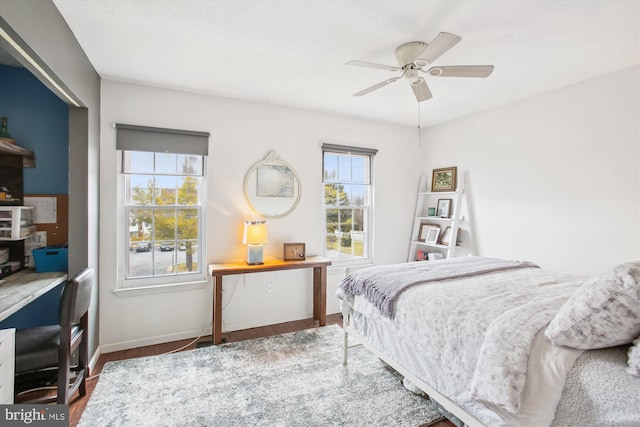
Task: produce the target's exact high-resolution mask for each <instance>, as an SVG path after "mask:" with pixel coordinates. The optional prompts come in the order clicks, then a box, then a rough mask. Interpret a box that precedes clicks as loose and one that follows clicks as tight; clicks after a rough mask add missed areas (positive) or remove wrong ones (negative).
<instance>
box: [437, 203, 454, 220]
mask: <svg viewBox="0 0 640 427" xmlns="http://www.w3.org/2000/svg"><path fill="white" fill-rule="evenodd" d="M436 216H439V217H440V218H449V217H450V216H451V199H438V212H437V213H436Z"/></svg>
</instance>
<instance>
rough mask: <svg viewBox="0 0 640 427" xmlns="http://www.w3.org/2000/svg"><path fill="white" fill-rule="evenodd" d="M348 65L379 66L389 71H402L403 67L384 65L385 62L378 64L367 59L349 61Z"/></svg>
mask: <svg viewBox="0 0 640 427" xmlns="http://www.w3.org/2000/svg"><path fill="white" fill-rule="evenodd" d="M346 65H355V66H357V67H366V68H379V69H382V70H387V71H401V70H402V68H400V67H396V66H395V65H384V64H376V63H375V62H366V61H349V62H347V63H346Z"/></svg>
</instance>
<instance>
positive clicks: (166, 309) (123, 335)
mask: <svg viewBox="0 0 640 427" xmlns="http://www.w3.org/2000/svg"><path fill="white" fill-rule="evenodd" d="M101 96H102V97H101V100H102V106H101V114H102V117H101V123H102V140H101V151H100V165H101V199H100V213H101V218H100V220H101V222H100V227H101V231H100V235H101V248H100V249H101V292H100V298H101V300H100V315H101V318H100V319H101V331H100V332H101V333H100V343H101V346H102V351H103V352H108V351H114V350H118V349H122V348H128V347H135V346H139V345H146V344H151V343H155V342H164V341H171V340H176V339H180V338H186V337H192V336H196V335H197V334H198V333H199V332H200V331H201V329H202V328H206V327H207V325H209V323H210V321H211V311H212V294H211V285H210V283H208V284H207V285H206V286H203V287H201V288H196V289H195V290H189V291H179V292H168V293H142V294H139V295H135V296H126V297H125V296H121V295H119V296H116V295H115V294H114V293H113V290H114V289H116V286H117V283H116V278H117V269H118V265H117V264H116V261H117V257H116V256H115V255H116V253H117V251H118V241H117V240H116V235H117V234H116V230H117V221H116V217H117V211H118V210H117V206H118V204H119V203H120V202H119V200H118V198H117V193H116V185H115V183H116V181H117V168H116V165H117V158H116V150H115V138H116V132H115V129H113V127H112V125H113V123H115V122H118V123H127V124H136V125H144V126H155V127H167V128H177V129H189V130H196V131H209V132H211V140H210V150H209V158H208V165H207V168H208V173H207V224H206V239H207V241H206V247H207V254H206V260H207V261H208V262H209V263H213V262H229V261H242V260H243V258H244V250H245V248H244V246H242V245H241V244H240V240H241V233H242V221H243V220H244V219H246V218H252V217H255V216H256V214H255V213H254V212H252V211H251V210H250V208H249V207H248V205H247V203H246V202H245V200H244V196H243V180H244V175H245V174H246V172H247V171H249V169H250V168H251V166H252V165H253V164H254V163H255V162H257V161H259V160H261V159H262V158H264V156H265V155H266V154H267V153H268V152H269V151H271V150H274V151H275V152H276V153H277V154H278V155H279V156H280V157H281V158H282V159H283V160H285V161H286V162H288V163H290V164H291V165H292V166H293V168H294V169H295V170H296V171H297V172H298V174H299V175H300V179H301V184H302V197H301V200H300V204H299V205H298V207H297V208H296V209H295V211H294V212H293V213H291V214H290V215H288V216H286V217H284V218H281V219H273V220H269V221H268V223H267V225H268V230H269V243H268V244H267V245H266V247H265V256H266V257H274V258H281V257H282V243H283V242H305V243H306V244H307V253H308V255H315V254H320V253H321V249H322V241H321V229H320V227H321V223H322V221H321V208H320V206H321V203H322V184H321V178H322V161H321V160H322V158H321V150H320V146H319V144H320V143H321V142H331V143H338V144H345V145H356V146H362V147H371V148H377V149H379V153H378V155H377V156H376V159H375V176H374V183H375V208H376V210H375V219H374V234H375V250H374V252H375V261H376V263H378V264H388V263H396V262H402V261H405V259H406V253H407V247H408V240H409V238H410V234H411V224H412V217H413V213H414V211H415V201H416V191H417V188H418V182H419V176H420V173H421V171H422V170H423V165H422V162H421V158H422V154H421V151H420V149H419V148H418V142H417V138H416V132H415V129H411V128H406V127H401V126H393V125H388V124H380V123H376V122H371V121H365V120H360V119H352V118H345V117H338V116H332V115H328V114H321V113H316V112H310V111H303V110H296V109H289V108H281V107H274V106H269V105H261V104H255V103H248V102H241V101H235V100H230V99H224V98H217V97H212V96H205V95H198V94H193V93H186V92H178V91H171V90H165V89H158V88H153V87H148V86H140V85H133V84H125V83H119V82H113V81H103V82H102V94H101ZM120 234H123V233H120ZM343 273H344V272H343V270H342V269H337V270H333V271H330V272H329V275H328V280H327V282H328V290H327V300H328V302H327V308H328V310H327V311H328V312H329V313H332V312H337V311H338V309H339V307H338V303H337V300H336V299H335V297H334V293H335V289H336V286H337V281H338V280H339V279H340V278H341V277H342V275H343ZM311 276H312V274H311V270H308V271H305V270H297V271H289V272H283V273H276V272H270V273H260V274H250V275H246V276H228V277H227V278H225V281H224V284H223V287H224V297H223V306H224V311H223V331H225V330H236V329H243V328H247V327H254V326H258V325H264V324H269V323H276V322H283V321H288V320H294V319H301V318H308V317H312V293H311V291H312V285H311V279H312V277H311ZM266 282H272V283H273V286H274V292H273V293H272V294H266V291H265V283H266Z"/></svg>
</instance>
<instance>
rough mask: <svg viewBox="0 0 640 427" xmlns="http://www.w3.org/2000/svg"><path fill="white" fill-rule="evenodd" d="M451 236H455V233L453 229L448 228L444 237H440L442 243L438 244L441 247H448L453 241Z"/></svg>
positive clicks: (443, 234)
mask: <svg viewBox="0 0 640 427" xmlns="http://www.w3.org/2000/svg"><path fill="white" fill-rule="evenodd" d="M451 234H453V231H452V230H451V227H449V226H447V228H445V229H444V232H443V233H442V237H440V242H438V243H440V244H441V245H448V244H449V242H450V241H451Z"/></svg>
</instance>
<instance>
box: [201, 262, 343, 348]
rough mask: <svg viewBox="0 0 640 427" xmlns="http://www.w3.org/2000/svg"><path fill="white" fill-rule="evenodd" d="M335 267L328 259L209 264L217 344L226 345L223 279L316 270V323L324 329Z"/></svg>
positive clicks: (314, 299)
mask: <svg viewBox="0 0 640 427" xmlns="http://www.w3.org/2000/svg"><path fill="white" fill-rule="evenodd" d="M330 265H331V261H330V260H329V259H328V258H323V257H319V256H313V257H309V258H307V259H306V260H304V261H282V260H271V261H265V263H264V264H261V265H247V264H246V263H240V262H238V263H230V264H209V274H210V275H211V276H212V277H213V326H212V332H211V335H212V339H213V344H214V345H216V344H220V343H221V342H222V278H223V277H224V276H228V275H231V274H247V273H260V272H265V271H282V270H295V269H299V268H313V320H317V321H318V322H319V323H320V326H324V325H326V323H327V267H328V266H330Z"/></svg>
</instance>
